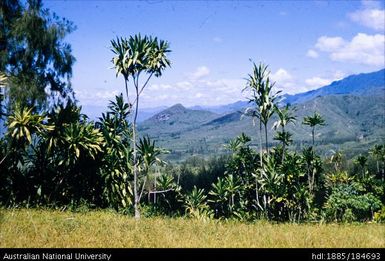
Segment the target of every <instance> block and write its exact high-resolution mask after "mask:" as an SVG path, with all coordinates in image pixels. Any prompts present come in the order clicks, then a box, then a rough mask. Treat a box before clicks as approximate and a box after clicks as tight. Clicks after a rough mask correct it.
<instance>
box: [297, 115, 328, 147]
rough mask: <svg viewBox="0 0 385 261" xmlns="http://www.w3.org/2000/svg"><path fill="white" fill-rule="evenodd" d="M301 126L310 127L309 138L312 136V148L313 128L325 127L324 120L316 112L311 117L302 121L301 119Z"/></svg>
mask: <svg viewBox="0 0 385 261" xmlns="http://www.w3.org/2000/svg"><path fill="white" fill-rule="evenodd" d="M302 124H304V125H308V126H310V127H311V136H312V141H313V143H312V144H313V146H314V137H315V127H316V126H323V125H325V119H324V118H322V116H321V115H320V114H319V113H317V112H314V114H313V115H311V116H306V117H305V118H304V119H303V122H302Z"/></svg>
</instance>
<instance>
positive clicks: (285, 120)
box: [273, 105, 296, 162]
mask: <svg viewBox="0 0 385 261" xmlns="http://www.w3.org/2000/svg"><path fill="white" fill-rule="evenodd" d="M275 110H276V113H277V114H278V117H279V119H278V120H277V121H276V122H275V123H274V125H273V127H274V129H275V130H276V129H277V128H279V127H281V131H277V135H276V136H275V137H274V139H275V140H279V141H280V142H282V161H281V162H283V161H284V160H285V148H286V146H288V145H290V143H291V142H293V140H292V139H291V137H292V134H291V133H290V132H288V131H286V129H285V128H286V126H287V125H288V124H289V123H293V124H295V122H296V117H295V116H294V115H293V113H292V111H291V109H290V107H289V105H286V106H285V107H283V108H282V109H280V108H279V107H278V106H276V107H275Z"/></svg>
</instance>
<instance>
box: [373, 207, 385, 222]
mask: <svg viewBox="0 0 385 261" xmlns="http://www.w3.org/2000/svg"><path fill="white" fill-rule="evenodd" d="M373 219H374V221H375V222H378V223H385V205H383V206H382V209H381V210H380V211H378V212H376V213H374V218H373Z"/></svg>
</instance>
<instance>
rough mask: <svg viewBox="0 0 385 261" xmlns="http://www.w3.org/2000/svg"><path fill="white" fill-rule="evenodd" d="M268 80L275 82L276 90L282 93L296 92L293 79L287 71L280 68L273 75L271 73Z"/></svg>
mask: <svg viewBox="0 0 385 261" xmlns="http://www.w3.org/2000/svg"><path fill="white" fill-rule="evenodd" d="M270 78H271V79H272V80H273V81H275V87H276V88H277V90H281V91H282V92H283V93H296V92H298V88H297V84H296V81H295V78H294V77H293V76H292V75H291V74H290V73H289V72H288V71H287V70H285V69H283V68H280V69H278V70H277V71H276V72H275V73H271V74H270Z"/></svg>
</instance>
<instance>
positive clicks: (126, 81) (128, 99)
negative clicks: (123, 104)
mask: <svg viewBox="0 0 385 261" xmlns="http://www.w3.org/2000/svg"><path fill="white" fill-rule="evenodd" d="M124 84H125V86H126V96H127V103H130V98H129V97H128V85H127V84H128V79H126V78H124Z"/></svg>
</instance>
